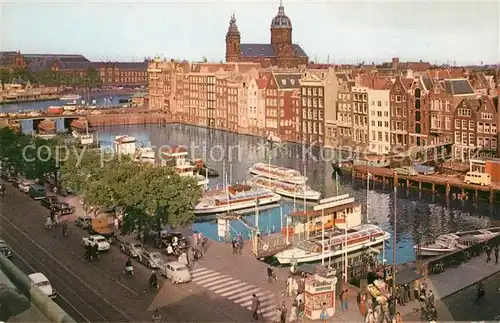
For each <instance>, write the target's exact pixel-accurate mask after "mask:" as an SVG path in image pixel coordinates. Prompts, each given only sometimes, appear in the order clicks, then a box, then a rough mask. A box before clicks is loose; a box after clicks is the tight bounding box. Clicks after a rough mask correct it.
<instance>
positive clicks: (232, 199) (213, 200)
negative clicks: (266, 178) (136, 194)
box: [194, 184, 281, 215]
mask: <svg viewBox="0 0 500 323" xmlns="http://www.w3.org/2000/svg"><path fill="white" fill-rule="evenodd" d="M280 200H281V196H279V195H278V194H276V193H274V192H272V191H271V190H267V189H262V188H252V187H251V186H248V185H241V184H237V185H232V186H228V187H227V189H225V190H222V191H219V192H217V193H216V194H211V193H210V192H208V193H207V194H206V195H205V197H204V198H203V199H202V200H201V201H200V203H198V205H196V207H195V209H194V213H195V214H199V215H202V214H215V213H221V212H230V211H237V210H243V209H249V208H253V207H257V206H264V205H268V204H273V203H277V202H279V201H280Z"/></svg>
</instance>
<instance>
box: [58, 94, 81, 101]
mask: <svg viewBox="0 0 500 323" xmlns="http://www.w3.org/2000/svg"><path fill="white" fill-rule="evenodd" d="M79 99H81V96H80V95H78V94H68V95H65V96H63V97H61V98H60V99H59V100H61V101H75V100H79Z"/></svg>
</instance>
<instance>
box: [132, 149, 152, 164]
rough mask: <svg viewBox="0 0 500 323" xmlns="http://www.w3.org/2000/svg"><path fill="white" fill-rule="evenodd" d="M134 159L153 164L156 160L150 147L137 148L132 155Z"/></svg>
mask: <svg viewBox="0 0 500 323" xmlns="http://www.w3.org/2000/svg"><path fill="white" fill-rule="evenodd" d="M134 160H135V161H139V162H144V163H149V164H153V165H154V164H155V162H156V153H155V151H154V149H153V148H151V147H141V148H137V151H136V153H135V155H134Z"/></svg>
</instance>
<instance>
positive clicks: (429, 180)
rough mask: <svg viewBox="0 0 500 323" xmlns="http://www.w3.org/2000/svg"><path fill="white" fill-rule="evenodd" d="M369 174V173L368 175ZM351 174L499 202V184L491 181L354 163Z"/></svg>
mask: <svg viewBox="0 0 500 323" xmlns="http://www.w3.org/2000/svg"><path fill="white" fill-rule="evenodd" d="M368 174H370V175H368ZM351 176H352V178H353V179H356V178H357V179H362V180H366V179H367V177H368V176H370V180H371V181H373V182H379V183H382V184H383V185H384V186H385V185H392V186H393V187H399V186H404V187H406V189H407V191H409V190H410V189H416V190H418V191H419V192H422V191H430V192H432V193H442V194H444V195H445V196H446V198H447V199H449V197H450V194H454V193H460V194H461V196H465V195H466V194H468V193H473V195H472V196H473V197H474V201H479V200H480V199H484V200H487V201H489V202H490V203H492V204H493V203H496V202H499V200H498V195H499V193H500V184H499V183H492V185H491V186H480V185H472V184H466V183H464V182H463V181H462V180H461V179H460V178H458V177H456V176H446V175H439V174H433V175H421V174H419V175H414V176H409V175H400V174H397V173H395V172H394V170H392V169H389V168H382V167H370V166H361V165H356V166H353V167H352V168H351Z"/></svg>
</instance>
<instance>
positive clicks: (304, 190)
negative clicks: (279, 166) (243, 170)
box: [249, 176, 321, 201]
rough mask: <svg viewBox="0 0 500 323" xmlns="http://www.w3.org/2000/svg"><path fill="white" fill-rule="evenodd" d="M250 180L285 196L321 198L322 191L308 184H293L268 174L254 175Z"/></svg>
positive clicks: (256, 184)
mask: <svg viewBox="0 0 500 323" xmlns="http://www.w3.org/2000/svg"><path fill="white" fill-rule="evenodd" d="M249 182H250V183H251V184H252V185H255V186H258V187H261V188H267V189H270V190H272V191H273V192H275V193H277V194H279V195H281V196H285V197H290V198H296V199H305V200H307V201H318V200H319V199H320V198H321V192H318V191H315V190H313V189H311V188H310V187H309V186H307V185H297V184H292V183H289V182H286V181H282V180H278V179H272V178H268V177H266V176H253V177H252V178H250V180H249Z"/></svg>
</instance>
